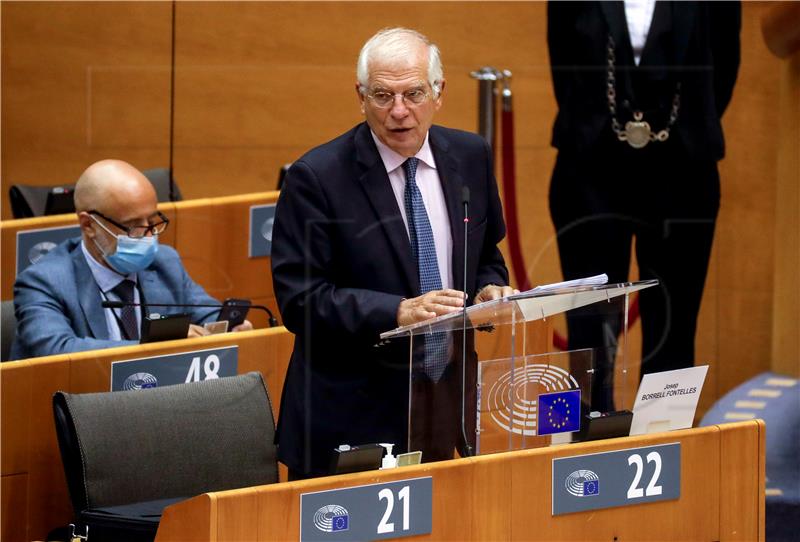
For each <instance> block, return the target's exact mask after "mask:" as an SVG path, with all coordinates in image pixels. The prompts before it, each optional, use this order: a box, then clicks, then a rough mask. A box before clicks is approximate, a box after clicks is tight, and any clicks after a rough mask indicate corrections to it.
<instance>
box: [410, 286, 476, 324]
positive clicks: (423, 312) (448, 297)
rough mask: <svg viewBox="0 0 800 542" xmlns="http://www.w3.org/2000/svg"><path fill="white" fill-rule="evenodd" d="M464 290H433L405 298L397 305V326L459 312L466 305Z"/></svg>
mask: <svg viewBox="0 0 800 542" xmlns="http://www.w3.org/2000/svg"><path fill="white" fill-rule="evenodd" d="M464 297H465V296H464V292H460V291H458V290H452V289H445V290H431V291H430V292H428V293H426V294H422V295H421V296H419V297H412V298H411V299H404V300H403V301H401V302H400V306H399V307H397V326H398V327H403V326H407V325H409V324H414V323H417V322H422V321H423V320H428V319H430V318H436V317H437V316H441V315H442V314H449V313H451V312H458V311H460V310H461V307H463V306H464Z"/></svg>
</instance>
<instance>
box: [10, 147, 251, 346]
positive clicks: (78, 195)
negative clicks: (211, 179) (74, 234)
mask: <svg viewBox="0 0 800 542" xmlns="http://www.w3.org/2000/svg"><path fill="white" fill-rule="evenodd" d="M156 207H157V199H156V193H155V190H154V189H153V186H152V185H151V184H150V181H148V180H147V178H146V177H145V176H144V175H142V173H141V172H139V171H138V170H137V169H136V168H134V167H133V166H131V165H130V164H127V163H125V162H121V161H119V160H103V161H100V162H97V163H95V164H93V165H91V166H90V167H89V168H88V169H87V170H86V171H85V172H84V173H83V175H81V177H80V179H79V180H78V182H77V184H76V186H75V210H76V212H77V214H78V220H79V222H80V227H81V237H78V238H75V239H70V240H68V241H65V242H64V243H62V244H61V245H59V246H58V247H56V248H55V249H53V250H52V251H51V252H50V253H48V254H47V255H46V256H45V257H44V258H42V259H41V260H40V261H39V262H37V263H36V264H35V265H32V266H30V267H28V268H27V269H26V270H25V271H23V272H22V273H20V275H19V276H18V277H17V280H16V282H15V283H14V308H15V312H16V317H17V334H16V338H15V341H14V344H13V345H12V347H11V359H24V358H30V357H37V356H48V355H52V354H62V353H66V352H78V351H82V350H94V349H98V348H110V347H114V346H123V345H130V344H137V343H138V342H139V330H140V329H141V321H142V309H144V310H145V311H146V312H159V313H161V314H169V313H172V312H188V313H189V314H190V317H191V322H192V325H191V326H190V328H189V334H188V336H189V337H198V336H202V335H206V334H208V331H207V330H205V329H204V328H203V327H201V325H202V324H203V323H205V322H209V321H213V320H214V319H215V318H216V316H217V314H218V313H219V309H216V308H167V307H163V308H162V307H153V311H149V310H148V309H146V308H144V307H142V308H140V307H123V308H119V309H104V308H103V307H102V306H101V303H102V302H103V301H104V300H108V301H127V302H132V303H179V304H193V305H194V304H218V303H219V302H218V301H217V300H216V299H214V298H213V297H211V296H209V295H208V294H207V293H206V292H205V290H203V288H202V287H201V286H199V285H198V284H197V283H195V282H194V281H193V280H192V279H191V277H189V275H188V274H187V273H186V270H185V269H184V267H183V264H182V263H181V259H180V257H179V256H178V253H177V252H175V250H174V249H173V248H172V247H169V246H166V245H159V243H158V236H159V234H161V233H163V231H164V230H165V229H166V227H167V225H168V224H169V221H168V220H167V218H166V217H165V216H164V215H162V214H161V213H160V212H159V211H158V210H157V208H156ZM246 329H252V324H250V322H248V321H245V322H244V323H243V324H241V325H240V326H237V327H236V328H234V331H238V330H246Z"/></svg>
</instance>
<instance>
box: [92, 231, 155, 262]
mask: <svg viewBox="0 0 800 542" xmlns="http://www.w3.org/2000/svg"><path fill="white" fill-rule="evenodd" d="M92 218H94V217H92ZM95 222H96V223H97V224H100V227H102V228H103V229H104V230H106V231H107V232H108V233H109V235H113V236H114V238H116V240H117V249H116V250H115V251H114V252H113V253H111V254H107V253H106V251H105V250H103V248H102V247H101V246H100V245H99V244H98V243H97V241H95V245H96V246H97V248H99V249H100V252H102V253H103V257H104V258H105V260H106V262H108V265H110V266H111V268H112V269H113V270H114V271H116V272H117V273H120V274H121V275H128V274H130V273H136V272H137V271H141V270H142V269H145V268H146V267H147V266H148V265H150V264H151V263H153V260H154V259H155V257H156V254H157V253H158V237H156V236H155V235H153V236H150V237H139V238H133V237H128V236H127V235H116V234H114V233H113V232H111V231H110V230H109V229H108V228H106V227H105V226H103V224H102V223H100V221H98V220H97V219H95Z"/></svg>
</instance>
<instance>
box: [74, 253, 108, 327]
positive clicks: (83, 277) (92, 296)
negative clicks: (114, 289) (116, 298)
mask: <svg viewBox="0 0 800 542" xmlns="http://www.w3.org/2000/svg"><path fill="white" fill-rule="evenodd" d="M72 267H73V269H74V270H75V279H76V287H77V289H78V302H79V303H80V305H81V310H83V315H84V317H85V318H86V322H87V324H88V326H89V329H90V330H91V332H92V337H94V338H95V339H108V338H109V336H108V324H107V323H106V315H105V313H104V312H103V307H102V306H101V305H100V303H101V297H102V295H101V292H100V287H99V286H97V282H96V281H95V280H94V275H92V271H91V269H89V264H87V263H86V258H85V257H84V255H83V250H81V246H80V243H79V244H78V245H77V247H76V248H75V250H73V251H72Z"/></svg>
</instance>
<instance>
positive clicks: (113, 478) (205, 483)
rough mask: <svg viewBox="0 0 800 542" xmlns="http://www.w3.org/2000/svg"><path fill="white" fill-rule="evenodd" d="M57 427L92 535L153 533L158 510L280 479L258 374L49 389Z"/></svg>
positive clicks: (79, 516)
mask: <svg viewBox="0 0 800 542" xmlns="http://www.w3.org/2000/svg"><path fill="white" fill-rule="evenodd" d="M53 410H54V415H55V424H56V434H57V437H58V445H59V448H60V450H61V459H62V461H63V463H64V471H65V473H66V478H67V487H68V489H69V494H70V499H71V500H72V505H73V507H74V509H75V516H76V518H75V519H76V524H77V529H76V532H78V533H81V534H82V533H83V532H84V529H85V528H86V526H88V528H89V531H88V534H89V540H91V541H92V542H95V541H100V540H114V541H126V540H136V541H140V540H153V539H154V538H155V534H156V530H157V529H158V523H159V521H160V519H161V513H162V511H163V509H164V508H165V507H166V506H168V505H170V504H172V503H174V502H177V501H180V500H183V499H186V498H190V497H193V496H195V495H199V494H201V493H205V492H208V491H220V490H225V489H234V488H240V487H248V486H254V485H261V484H269V483H273V482H277V481H278V468H277V459H276V448H275V445H274V443H273V440H274V436H275V424H274V421H273V416H272V405H271V404H270V400H269V395H268V393H267V389H266V387H265V386H264V381H263V379H262V377H261V374H260V373H256V372H253V373H247V374H243V375H239V376H234V377H228V378H220V379H214V380H205V381H203V382H195V383H190V384H179V385H176V386H166V387H163V388H150V389H143V390H134V391H118V392H106V393H86V394H70V393H65V392H57V393H56V394H55V395H54V396H53Z"/></svg>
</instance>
